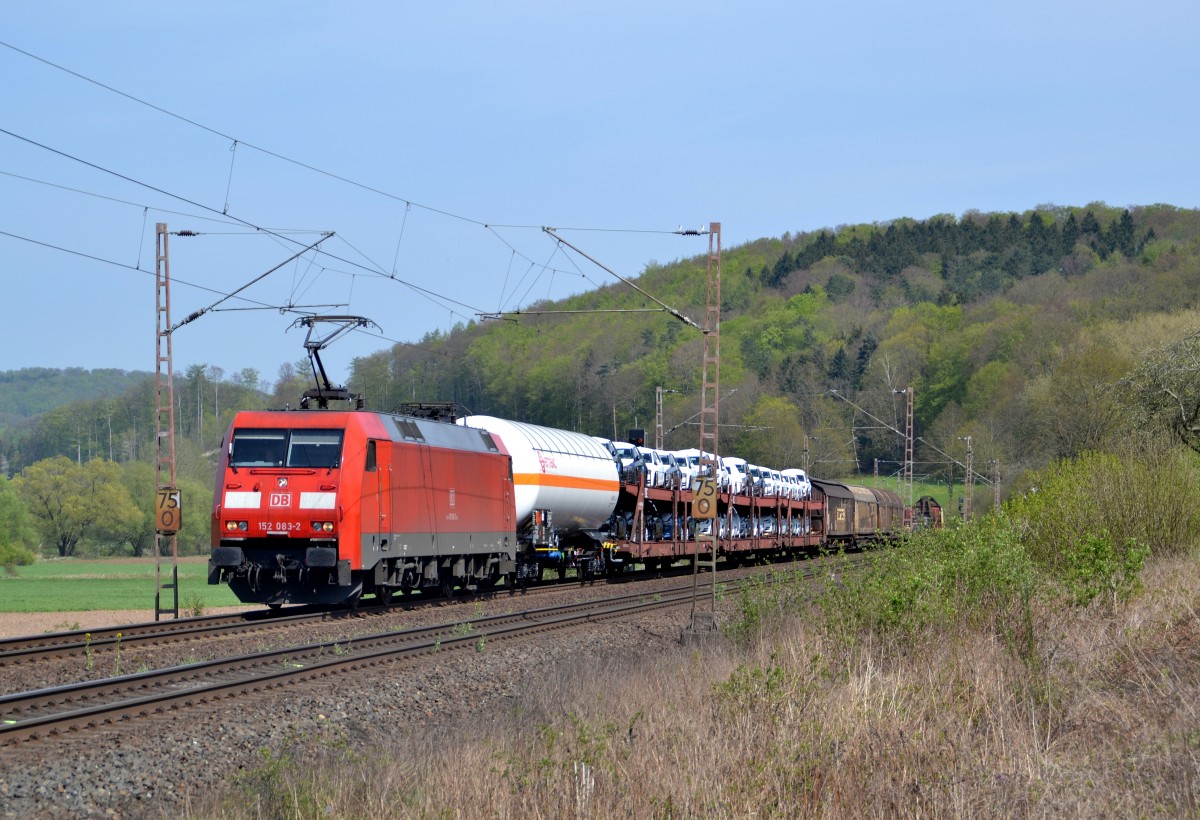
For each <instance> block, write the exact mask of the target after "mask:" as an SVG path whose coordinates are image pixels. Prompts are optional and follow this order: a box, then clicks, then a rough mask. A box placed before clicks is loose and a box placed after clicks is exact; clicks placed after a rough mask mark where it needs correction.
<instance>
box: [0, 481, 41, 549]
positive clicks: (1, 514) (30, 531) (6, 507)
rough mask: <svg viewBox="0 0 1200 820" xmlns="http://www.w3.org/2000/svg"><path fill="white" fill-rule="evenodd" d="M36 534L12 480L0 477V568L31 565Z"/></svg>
mask: <svg viewBox="0 0 1200 820" xmlns="http://www.w3.org/2000/svg"><path fill="white" fill-rule="evenodd" d="M36 544H37V533H36V531H35V530H34V528H33V523H32V522H31V521H30V518H29V511H28V510H27V509H25V502H24V501H22V500H21V497H20V495H19V494H18V493H17V490H16V487H15V486H14V485H13V482H12V480H10V479H8V478H5V477H4V476H0V567H4V568H6V569H7V568H9V567H12V566H15V565H20V564H31V563H33V559H34V554H33V551H32V548H33V547H34V546H35V545H36Z"/></svg>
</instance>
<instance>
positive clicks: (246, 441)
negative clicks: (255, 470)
mask: <svg viewBox="0 0 1200 820" xmlns="http://www.w3.org/2000/svg"><path fill="white" fill-rule="evenodd" d="M285 455H287V430H234V431H233V440H232V441H230V442H229V464H230V466H231V467H282V466H283V459H284V456H285Z"/></svg>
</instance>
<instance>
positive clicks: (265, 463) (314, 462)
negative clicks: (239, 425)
mask: <svg viewBox="0 0 1200 820" xmlns="http://www.w3.org/2000/svg"><path fill="white" fill-rule="evenodd" d="M341 454H342V431H341V430H248V429H243V430H234V431H233V440H232V441H231V442H230V445H229V465H230V466H231V467H318V468H333V467H337V466H338V463H339V460H340V458H341Z"/></svg>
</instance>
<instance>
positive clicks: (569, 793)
mask: <svg viewBox="0 0 1200 820" xmlns="http://www.w3.org/2000/svg"><path fill="white" fill-rule="evenodd" d="M1198 563H1200V562H1198V561H1197V560H1196V559H1193V558H1185V557H1168V558H1161V559H1157V560H1154V561H1152V562H1151V563H1150V564H1148V565H1147V567H1146V571H1145V575H1144V579H1143V580H1144V582H1145V587H1144V591H1143V592H1142V593H1141V594H1140V595H1138V596H1136V597H1135V598H1134V599H1133V600H1132V601H1130V602H1129V603H1127V604H1121V605H1118V606H1116V607H1115V608H1107V609H1106V608H1103V607H1099V606H1093V607H1090V608H1088V609H1069V608H1055V609H1053V610H1050V609H1040V610H1036V611H1035V613H1034V620H1035V626H1036V634H1037V636H1038V640H1037V644H1036V646H1037V649H1036V652H1035V653H1034V655H1033V656H1030V657H1027V658H1026V659H1024V660H1022V659H1021V658H1019V657H1018V656H1017V654H1015V653H1014V652H1013V651H1010V648H1009V647H1008V646H1007V645H1006V644H1005V642H1004V641H1003V640H1002V639H1000V638H998V637H997V636H995V635H992V634H988V633H987V632H986V631H982V630H976V631H970V630H966V631H964V630H961V629H959V630H957V631H950V630H946V631H941V630H939V629H928V630H926V631H925V632H924V633H922V634H920V635H918V636H916V638H913V637H911V636H909V637H907V638H906V639H905V640H903V641H898V640H891V639H884V638H879V637H876V636H872V635H869V634H868V635H863V636H860V640H858V641H857V642H851V644H847V643H846V642H845V641H841V640H835V639H834V638H832V637H830V636H829V635H828V634H826V633H823V632H822V631H821V630H820V629H819V628H818V627H815V626H813V622H812V619H804V618H799V617H793V618H791V619H786V620H783V621H779V622H772V623H769V624H768V625H767V627H766V629H765V630H764V632H763V634H762V635H761V637H760V640H758V641H757V642H755V643H754V644H753V645H752V646H749V647H747V648H734V647H732V646H727V647H724V648H721V649H717V650H714V651H711V652H707V651H706V652H705V653H704V654H699V653H697V652H694V651H688V650H686V649H683V648H680V649H679V650H678V651H676V652H675V653H673V654H669V655H666V656H660V657H655V658H650V659H629V658H626V659H621V658H595V657H581V658H579V660H578V662H577V663H576V664H575V665H574V666H573V667H562V668H558V669H557V670H555V671H554V672H553V673H552V674H551V675H550V676H549V677H547V678H545V679H542V680H541V681H540V682H538V683H537V684H534V685H531V686H530V687H529V688H528V690H527V691H526V692H525V696H524V699H523V702H522V703H521V704H520V705H519V707H518V708H516V709H514V710H512V711H511V712H510V713H508V714H505V715H502V716H500V717H497V718H496V719H495V721H494V723H493V724H492V725H491V726H488V727H485V728H483V729H482V730H481V729H480V727H479V726H475V727H473V728H472V729H470V730H466V729H464V730H461V731H454V732H449V733H447V731H446V730H445V728H444V727H439V728H436V729H435V728H427V727H423V726H421V725H420V724H408V726H409V728H408V729H407V730H406V734H405V735H404V736H402V737H400V738H398V739H397V740H396V741H395V743H394V745H393V746H391V747H390V748H386V749H371V750H364V749H356V750H355V752H354V753H353V754H346V753H342V754H340V755H337V756H336V757H337V759H336V760H325V761H316V762H318V763H320V765H304V766H298V767H287V766H280V767H278V769H279V770H278V771H267V772H265V773H264V776H263V778H262V779H261V780H260V782H258V783H255V784H253V786H252V788H251V790H254V791H255V797H253V798H251V801H250V803H249V804H247V801H246V800H245V798H244V797H239V798H236V800H238V801H239V802H238V804H237V805H238V807H236V808H235V807H234V806H235V802H234V800H233V799H226V801H225V802H223V803H222V804H221V805H220V806H217V805H215V804H214V805H212V806H209V807H208V808H207V809H205V810H204V811H203V813H205V814H221V815H226V816H335V817H367V816H372V817H373V816H384V815H391V816H413V817H499V818H538V817H546V818H560V817H572V816H574V817H638V818H642V817H664V818H666V817H746V816H755V817H772V816H774V817H797V816H810V817H888V818H891V817H898V816H900V817H904V816H920V817H929V816H933V817H939V816H946V817H961V816H1004V817H1013V816H1035V815H1036V816H1047V815H1049V816H1076V817H1105V816H1109V817H1127V816H1146V815H1159V814H1164V815H1168V816H1178V815H1193V816H1194V815H1195V814H1196V813H1197V811H1198V808H1200V806H1198V801H1197V797H1196V789H1197V778H1198V771H1200V770H1198V765H1200V721H1198V720H1197V706H1196V704H1197V703H1200V640H1198V639H1200V624H1198V622H1197V618H1196V610H1197V605H1198V602H1200V572H1198V571H1197V570H1198V569H1200V566H1198ZM303 762H305V763H308V764H312V763H313V762H314V761H311V760H309V761H303ZM264 795H265V796H264ZM268 806H269V807H270V808H269V809H268V808H265V807H268Z"/></svg>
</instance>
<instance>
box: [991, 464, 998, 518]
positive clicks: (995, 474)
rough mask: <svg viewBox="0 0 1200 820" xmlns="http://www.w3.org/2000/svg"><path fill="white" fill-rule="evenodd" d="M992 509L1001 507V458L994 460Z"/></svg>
mask: <svg viewBox="0 0 1200 820" xmlns="http://www.w3.org/2000/svg"><path fill="white" fill-rule="evenodd" d="M992 467H993V468H994V470H993V471H992V509H996V510H998V509H1000V459H998V458H997V459H993V460H992Z"/></svg>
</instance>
